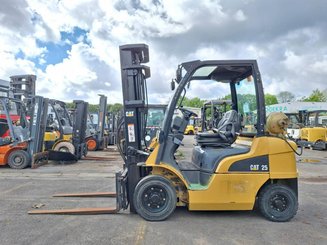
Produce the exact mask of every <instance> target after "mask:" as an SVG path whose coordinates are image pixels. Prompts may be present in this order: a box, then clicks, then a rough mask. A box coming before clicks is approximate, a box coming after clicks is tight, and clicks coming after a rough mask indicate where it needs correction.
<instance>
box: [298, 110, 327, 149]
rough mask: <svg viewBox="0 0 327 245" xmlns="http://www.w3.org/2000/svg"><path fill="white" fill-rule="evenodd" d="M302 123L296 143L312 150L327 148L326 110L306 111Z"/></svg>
mask: <svg viewBox="0 0 327 245" xmlns="http://www.w3.org/2000/svg"><path fill="white" fill-rule="evenodd" d="M304 124H305V126H304V127H302V128H301V129H300V134H299V137H300V139H299V140H298V141H297V143H298V145H299V146H304V147H311V148H312V149H313V150H327V110H312V111H306V112H305V113H304Z"/></svg>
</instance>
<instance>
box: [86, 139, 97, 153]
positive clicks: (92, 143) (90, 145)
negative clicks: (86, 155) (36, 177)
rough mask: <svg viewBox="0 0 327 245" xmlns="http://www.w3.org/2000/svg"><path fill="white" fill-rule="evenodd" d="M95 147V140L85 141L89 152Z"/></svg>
mask: <svg viewBox="0 0 327 245" xmlns="http://www.w3.org/2000/svg"><path fill="white" fill-rule="evenodd" d="M96 145H97V142H96V141H95V140H88V141H87V149H88V150H90V151H92V150H94V149H95V147H96Z"/></svg>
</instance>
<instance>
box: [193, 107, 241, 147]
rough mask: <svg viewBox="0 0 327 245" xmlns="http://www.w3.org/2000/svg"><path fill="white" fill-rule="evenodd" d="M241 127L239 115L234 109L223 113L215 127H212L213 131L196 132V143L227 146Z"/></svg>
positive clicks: (203, 145) (234, 138)
mask: <svg viewBox="0 0 327 245" xmlns="http://www.w3.org/2000/svg"><path fill="white" fill-rule="evenodd" d="M240 128H241V122H240V117H239V115H238V113H237V111H235V110H230V111H227V112H226V113H225V115H224V116H223V117H222V119H221V120H220V121H219V123H218V126H217V128H213V129H212V131H213V132H214V133H210V132H209V133H208V132H205V133H198V134H197V136H196V140H197V144H198V145H200V146H202V147H205V146H218V147H219V146H221V147H224V146H229V145H231V144H233V142H234V141H235V140H236V133H237V132H238V131H239V130H240Z"/></svg>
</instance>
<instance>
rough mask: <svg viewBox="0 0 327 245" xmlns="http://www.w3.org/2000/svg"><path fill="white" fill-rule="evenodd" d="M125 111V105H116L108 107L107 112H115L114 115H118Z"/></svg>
mask: <svg viewBox="0 0 327 245" xmlns="http://www.w3.org/2000/svg"><path fill="white" fill-rule="evenodd" d="M122 109H123V105H122V104H120V103H115V104H109V105H108V106H107V111H109V112H113V113H118V112H120V111H121V110H122Z"/></svg>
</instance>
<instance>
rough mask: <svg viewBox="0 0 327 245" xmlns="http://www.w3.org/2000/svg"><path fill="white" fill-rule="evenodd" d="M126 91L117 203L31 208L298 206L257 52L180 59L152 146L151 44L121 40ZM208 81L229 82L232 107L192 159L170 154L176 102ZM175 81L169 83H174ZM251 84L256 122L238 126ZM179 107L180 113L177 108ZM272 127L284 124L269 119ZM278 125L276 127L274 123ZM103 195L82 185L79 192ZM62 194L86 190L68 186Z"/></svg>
mask: <svg viewBox="0 0 327 245" xmlns="http://www.w3.org/2000/svg"><path fill="white" fill-rule="evenodd" d="M120 58H121V75H122V87H123V98H124V119H125V135H126V140H125V144H126V145H125V147H126V149H127V151H126V158H125V159H124V161H125V164H124V169H123V170H122V171H120V172H118V173H116V193H106V195H107V196H111V197H116V200H117V206H116V208H85V209H73V210H64V209H60V210H37V211H31V212H29V213H30V214H98V213H117V212H118V211H119V210H120V209H121V208H123V209H127V208H128V207H129V208H130V211H131V212H136V213H138V214H139V215H140V216H141V217H143V218H144V219H146V220H149V221H161V220H165V219H167V218H168V217H169V216H170V215H172V214H173V212H174V210H175V208H176V207H177V206H186V207H187V208H188V209H189V210H190V211H197V210H213V211H218V210H252V209H253V208H254V206H255V203H256V202H257V204H258V207H259V209H260V211H261V213H262V214H263V216H264V217H266V218H267V219H269V220H271V221H279V222H282V221H288V220H290V219H291V218H292V217H293V216H294V215H295V214H296V212H297V208H298V194H297V193H298V190H297V188H298V187H297V186H298V185H297V183H298V182H297V178H298V173H297V169H296V161H295V154H294V151H295V149H296V145H295V143H293V142H290V141H287V140H285V139H284V138H282V137H276V136H273V135H271V134H268V133H267V132H266V131H265V125H266V118H265V102H264V93H263V85H262V81H261V77H260V72H259V68H258V65H257V62H256V61H255V60H204V61H199V60H197V61H191V62H185V63H182V64H180V65H179V66H178V68H177V71H176V79H175V82H176V83H177V84H178V86H177V88H176V90H175V93H174V96H173V97H172V99H171V101H170V103H169V105H168V107H167V110H166V113H165V118H164V120H163V127H162V128H161V130H160V131H159V132H158V135H157V139H156V144H155V146H154V149H153V151H152V152H150V153H148V152H144V151H143V145H144V144H143V142H142V141H143V139H142V138H143V135H142V133H143V128H144V125H145V123H146V120H145V118H146V115H145V113H144V112H146V110H144V108H145V107H146V101H147V100H146V97H147V96H146V92H147V91H146V79H147V78H149V77H150V68H149V67H147V66H145V65H144V64H145V63H147V62H148V61H149V51H148V46H147V45H145V44H132V45H124V46H121V47H120ZM207 81H211V82H214V83H217V84H218V85H221V86H223V85H225V87H226V86H227V87H229V89H230V94H231V98H232V109H231V110H230V111H227V112H226V113H225V115H224V117H223V118H222V119H221V122H220V123H219V125H218V127H217V128H215V129H214V128H213V132H204V133H201V134H200V137H201V142H200V143H199V142H198V143H197V145H196V146H194V148H193V153H192V159H191V160H190V161H178V160H176V158H175V156H174V154H175V152H176V150H177V149H178V148H179V147H180V146H182V145H183V139H184V135H183V134H184V131H185V128H186V126H187V124H188V121H189V119H190V118H191V117H192V116H197V115H194V113H193V112H192V111H189V110H187V109H184V108H183V107H181V106H180V105H181V103H182V102H180V103H178V102H179V101H182V100H183V98H184V96H185V93H186V89H187V88H188V87H189V86H190V85H191V86H192V83H193V82H200V83H203V84H204V83H206V82H207ZM175 82H173V83H172V88H174V87H175ZM249 91H251V92H253V93H254V94H255V95H256V100H255V101H254V103H255V105H256V109H257V116H256V125H255V127H254V130H253V131H252V132H250V131H249V130H247V131H246V132H244V133H243V132H242V130H241V127H240V124H241V122H240V118H241V115H240V114H241V113H242V112H243V107H242V105H241V104H240V103H238V96H239V95H241V94H244V93H249ZM176 109H178V110H180V111H181V112H182V113H183V116H182V117H179V116H175V117H174V111H175V110H176ZM274 126H276V127H277V131H278V130H280V131H283V130H284V127H282V126H281V125H279V124H276V125H274ZM278 127H280V128H278ZM91 195H100V194H99V193H98V194H96V193H93V194H92V193H87V194H85V195H84V196H91ZM62 196H83V194H78V193H75V194H74V193H73V194H67V195H62Z"/></svg>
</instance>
